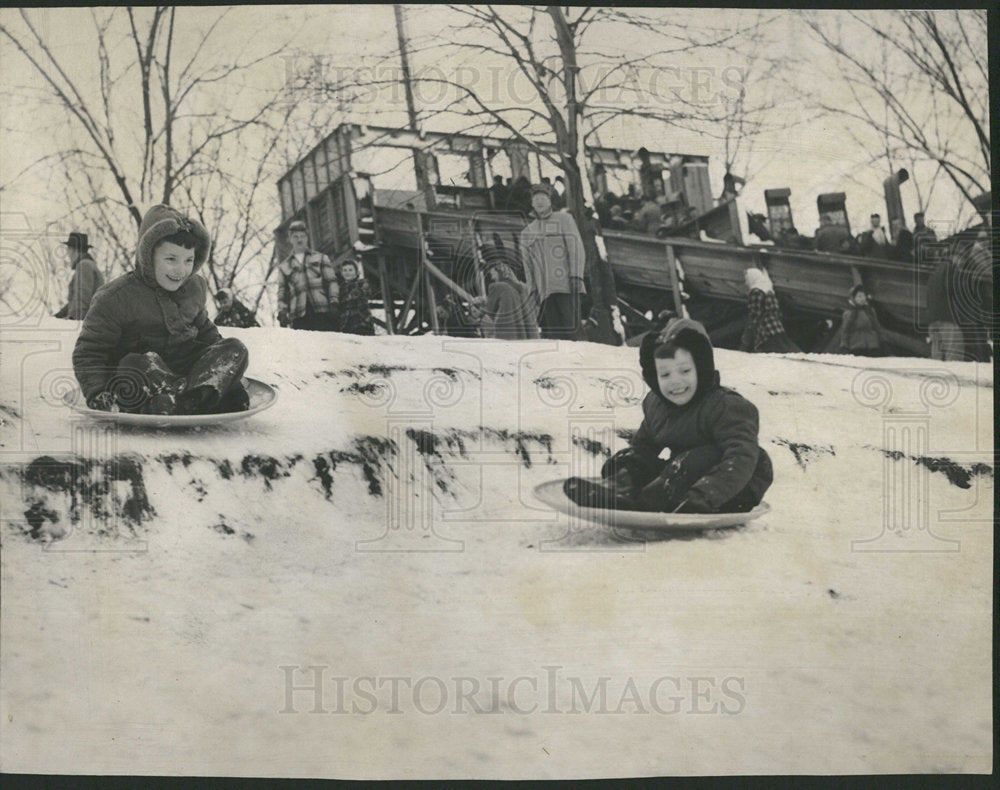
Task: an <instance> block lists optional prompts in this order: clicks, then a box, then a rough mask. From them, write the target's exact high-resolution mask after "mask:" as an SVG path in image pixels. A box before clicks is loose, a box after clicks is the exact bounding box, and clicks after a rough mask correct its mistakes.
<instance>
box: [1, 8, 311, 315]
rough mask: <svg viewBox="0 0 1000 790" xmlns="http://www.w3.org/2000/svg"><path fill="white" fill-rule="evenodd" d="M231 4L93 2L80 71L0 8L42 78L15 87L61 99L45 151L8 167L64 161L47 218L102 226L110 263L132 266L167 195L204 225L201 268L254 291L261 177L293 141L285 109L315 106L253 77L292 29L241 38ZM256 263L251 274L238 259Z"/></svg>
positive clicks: (303, 111) (261, 277)
mask: <svg viewBox="0 0 1000 790" xmlns="http://www.w3.org/2000/svg"><path fill="white" fill-rule="evenodd" d="M231 10H232V9H222V10H218V11H215V10H207V9H185V8H178V7H172V6H157V7H153V8H141V9H134V8H131V7H126V8H115V9H111V10H106V9H105V10H101V9H92V10H91V11H90V14H89V18H90V23H91V25H92V29H91V30H81V32H80V37H81V40H82V39H83V38H84V37H85V36H92V41H93V43H94V44H96V46H94V50H93V51H94V57H93V60H92V61H88V63H87V68H86V69H85V70H80V69H79V66H76V67H75V68H74V67H71V66H70V65H68V59H67V58H66V57H65V56H64V55H63V54H62V53H61V52H60V50H59V49H58V48H57V47H55V46H53V44H52V42H51V41H50V39H49V37H48V36H47V35H46V33H45V32H44V31H45V28H44V27H42V26H40V25H39V23H38V20H37V19H36V17H35V16H34V15H33V14H32V13H31V12H29V11H26V10H23V9H22V10H20V12H19V15H18V16H17V17H15V16H14V15H13V14H10V15H8V16H5V17H4V19H3V21H2V23H0V34H2V38H3V39H5V40H6V42H7V43H8V44H10V45H12V47H13V49H14V50H16V51H17V52H19V53H20V55H21V56H23V58H25V59H26V61H27V63H28V64H30V70H31V71H32V72H33V73H34V75H35V76H36V77H37V79H38V80H39V81H40V82H41V84H42V87H41V88H35V89H34V90H33V91H32V89H30V88H27V89H23V90H22V89H19V90H21V92H22V94H23V95H27V96H30V97H32V99H31V100H32V101H33V102H34V103H35V106H36V107H38V108H48V107H52V106H55V107H56V108H57V110H60V111H61V112H62V127H61V128H60V127H59V126H58V124H53V128H52V132H53V133H52V136H51V138H50V139H51V140H52V142H51V147H52V148H53V149H55V150H54V151H51V152H48V153H46V154H45V155H44V156H43V157H41V158H40V159H39V161H38V162H37V163H36V166H35V167H34V168H30V169H29V171H28V172H26V173H20V174H18V175H17V176H16V177H15V179H17V178H24V177H37V176H38V175H39V174H41V173H44V172H46V171H48V172H51V167H52V164H53V163H57V164H58V165H59V166H60V171H61V173H62V176H63V178H62V179H61V183H60V184H59V185H58V188H57V190H56V194H57V195H59V197H60V198H61V200H60V201H57V202H61V203H62V204H63V205H64V211H63V213H62V214H61V215H59V216H56V217H53V218H51V220H50V224H51V221H55V222H59V223H63V222H72V223H74V224H75V225H77V226H79V227H90V228H95V229H98V233H99V235H100V237H101V238H102V240H103V242H104V245H105V249H104V250H103V253H104V256H105V257H106V258H110V260H111V261H112V265H111V266H107V261H106V268H107V269H109V273H110V270H112V269H113V268H115V267H117V266H121V267H125V266H127V265H128V261H129V260H130V259H131V257H132V254H133V251H134V249H135V237H136V230H137V228H138V226H139V224H140V222H141V219H142V214H143V210H144V208H146V207H148V206H149V205H151V204H153V203H171V202H174V203H176V204H177V205H178V208H183V209H184V210H186V211H189V212H191V213H193V214H195V215H197V216H198V217H199V219H201V221H203V222H204V223H205V225H206V227H208V229H209V231H210V232H211V233H212V236H213V253H212V256H211V258H210V260H209V262H208V265H207V267H206V270H205V274H206V276H207V277H208V279H209V280H210V281H211V282H212V283H213V284H214V285H215V286H216V287H220V286H223V285H225V286H231V285H232V284H233V282H234V279H236V278H237V277H243V278H244V279H246V280H247V281H248V287H252V288H253V289H254V291H256V293H254V292H251V293H250V294H249V298H251V299H254V298H256V299H257V300H258V301H259V298H260V293H261V292H263V289H264V288H265V276H266V273H267V271H266V267H267V261H266V259H265V260H263V261H262V256H264V255H266V249H267V247H268V245H269V243H270V241H271V230H270V227H269V225H270V223H271V222H272V221H273V217H274V216H275V215H276V214H277V211H276V210H275V206H274V205H273V202H274V201H273V196H272V195H271V194H270V192H268V193H267V194H266V197H267V198H271V200H270V201H265V200H261V197H262V189H265V190H269V189H270V186H271V184H272V182H273V179H275V178H276V177H277V175H278V174H279V173H280V172H281V169H282V167H283V166H284V165H285V164H287V161H288V158H289V156H297V155H300V154H301V153H302V152H303V151H302V150H301V149H300V148H299V147H298V146H292V148H293V149H294V150H293V151H292V152H291V153H290V154H289V152H288V151H287V150H286V146H285V142H286V137H287V129H288V126H289V125H290V124H292V123H293V122H297V121H293V116H295V114H296V113H298V115H299V116H302V115H305V116H309V118H308V120H309V121H311V120H315V115H316V114H317V113H320V112H321V111H322V106H321V105H315V104H314V105H305V106H300V105H296V104H295V103H294V102H289V101H288V98H289V97H288V95H287V93H286V86H285V85H283V84H275V85H273V86H271V87H270V88H264V89H261V84H262V83H266V79H263V78H262V76H261V71H260V68H259V67H261V66H262V65H265V66H266V65H270V64H271V63H273V62H276V61H278V58H279V55H285V56H287V53H288V52H289V51H290V49H289V46H288V40H285V41H278V42H276V43H272V44H271V45H270V46H268V47H266V48H263V49H262V48H261V47H260V46H256V45H255V46H250V42H249V41H244V40H241V39H240V38H239V35H240V34H239V31H238V30H237V29H236V27H235V26H233V25H231V24H230V23H231V22H232V21H233V20H231V18H230V13H231ZM74 13H82V12H74ZM80 18H81V19H84V18H85V17H80ZM293 36H294V31H293V30H289V32H288V34H287V38H288V39H291V38H292V37H293ZM77 62H78V61H77ZM137 109H138V113H137V112H136V110H137ZM67 120H68V123H67ZM324 120H328V119H324ZM248 154H249V155H248ZM49 177H50V178H51V176H49ZM255 266H259V267H262V268H261V270H260V272H259V274H257V275H254V274H252V273H250V272H249V271H248V270H249V269H252V268H253V267H255Z"/></svg>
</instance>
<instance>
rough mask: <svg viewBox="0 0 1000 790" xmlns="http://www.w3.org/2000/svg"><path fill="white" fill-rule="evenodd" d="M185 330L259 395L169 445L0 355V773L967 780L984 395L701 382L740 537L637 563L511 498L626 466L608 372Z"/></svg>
mask: <svg viewBox="0 0 1000 790" xmlns="http://www.w3.org/2000/svg"><path fill="white" fill-rule="evenodd" d="M223 332H224V334H227V335H228V334H232V335H235V336H237V337H239V338H240V339H242V340H243V341H244V342H245V343H246V344H247V346H248V347H249V348H250V351H251V362H250V370H249V371H248V374H249V375H251V376H254V377H255V378H259V379H262V380H264V381H267V382H268V383H270V384H272V385H273V386H275V387H276V388H277V389H278V391H279V400H278V402H277V404H276V405H275V406H274V407H273V408H271V409H270V410H268V411H265V412H263V413H261V414H259V415H256V416H254V417H251V418H249V419H247V420H244V421H239V422H234V423H230V424H226V425H220V426H218V427H215V428H211V429H207V430H191V429H189V430H184V431H176V432H175V431H146V432H142V431H136V430H131V429H122V430H119V431H117V432H114V431H107V430H104V429H101V428H100V427H97V426H95V425H94V424H91V423H87V422H85V421H80V420H77V419H73V418H72V415H71V412H70V411H69V410H68V409H67V407H66V406H64V405H62V404H61V403H60V397H61V395H62V394H63V393H65V391H66V388H67V387H68V386H70V384H71V380H72V372H71V366H70V363H69V356H70V352H71V350H72V344H73V341H74V339H75V326H74V325H72V324H70V323H68V322H60V321H56V320H53V319H46V320H44V321H43V323H42V324H41V325H40V326H38V327H36V328H32V329H31V330H30V331H26V332H24V333H22V334H21V335H19V334H18V332H16V331H8V332H6V334H5V337H4V343H3V376H2V389H0V415H2V418H3V419H2V424H0V446H2V449H3V458H2V462H0V463H2V465H0V496H2V501H3V505H2V511H0V522H2V541H3V543H2V546H3V555H2V583H3V608H2V636H3V640H2V651H3V655H2V662H3V668H4V672H3V678H2V697H0V714H2V724H0V728H2V738H3V751H2V766H0V767H2V769H3V770H4V771H44V772H87V773H130V772H132V773H146V774H158V773H179V774H188V775H199V774H233V775H275V776H331V777H342V778H364V777H372V778H374V777H379V778H389V777H408V778H410V777H412V778H420V777H424V778H427V777H446V776H451V777H462V776H465V777H483V778H485V777H507V778H515V777H531V776H537V777H549V776H563V777H599V776H629V775H656V774H690V773H714V774H730V773H754V772H764V773H774V772H779V773H824V772H837V773H850V772H876V773H878V772H893V773H895V772H940V771H944V772H948V771H989V770H990V768H991V765H992V753H991V743H992V718H991V698H990V694H991V685H990V684H991V595H992V586H991V585H992V581H991V569H992V551H993V548H992V518H993V511H992V491H993V474H994V469H993V460H992V435H993V434H992V425H993V420H992V417H993V390H992V387H993V380H992V373H991V370H990V368H989V366H988V365H973V364H971V363H969V364H965V363H949V364H942V363H934V362H930V361H928V360H912V359H891V360H877V361H871V360H861V359H854V358H851V357H843V356H805V355H801V356H792V357H788V358H782V357H779V356H772V355H766V356H751V355H746V354H741V353H739V352H734V351H725V350H719V351H717V352H716V362H717V365H718V367H719V369H720V370H721V372H722V378H723V383H724V384H726V385H728V386H731V387H734V388H735V389H737V390H738V391H740V392H741V393H742V394H744V395H745V396H746V397H748V398H749V399H750V400H752V401H753V402H754V403H755V404H756V405H757V407H758V408H759V410H760V413H761V444H762V446H764V447H765V448H766V449H767V451H768V452H769V453H770V454H771V457H772V459H773V461H774V466H775V483H774V485H773V487H772V488H771V490H770V491H769V492H768V495H767V497H766V499H767V501H768V502H769V503H770V505H771V506H772V512H771V513H770V514H768V515H767V516H765V517H764V518H762V519H761V520H759V521H757V522H754V523H752V524H750V525H748V526H746V527H743V528H740V529H735V530H720V531H717V532H713V533H708V534H704V535H683V536H680V537H677V538H674V539H671V540H660V541H651V542H646V543H643V542H638V541H636V540H635V536H634V535H627V534H624V533H622V534H615V533H614V532H612V531H611V530H608V529H604V528H602V527H599V526H596V525H590V524H581V523H575V522H570V521H569V520H568V518H567V517H566V516H563V515H560V514H556V513H553V512H551V511H548V510H546V509H544V507H542V506H541V504H540V503H539V502H537V500H534V499H533V497H532V496H531V491H532V489H533V487H534V486H536V485H537V484H539V483H541V482H544V481H546V480H550V479H553V478H556V477H565V476H567V475H569V474H594V473H595V472H596V470H597V469H598V468H599V465H600V463H601V462H602V461H603V460H604V458H606V457H607V456H608V454H610V453H611V452H613V451H615V450H617V449H618V448H619V447H621V446H624V445H625V444H626V442H627V439H628V437H629V436H630V435H631V431H633V430H634V429H635V428H636V427H637V426H638V423H639V420H640V417H641V411H640V409H639V403H640V402H641V399H642V397H643V395H644V394H645V385H644V384H643V382H642V379H641V377H640V375H639V371H638V367H637V354H636V349H634V348H609V347H605V346H598V345H594V344H589V343H579V344H562V345H558V346H557V345H556V344H555V343H549V342H534V343H503V342H495V341H465V340H456V339H447V338H437V337H431V336H425V337H420V338H392V337H377V338H366V339H363V340H362V339H360V338H354V337H349V336H342V335H324V334H319V333H306V332H292V331H290V330H282V329H260V330H223ZM22 337H23V338H24V339H23V340H22V339H21V338H22ZM393 678H395V679H396V680H393ZM602 694H603V696H602Z"/></svg>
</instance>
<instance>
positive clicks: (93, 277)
mask: <svg viewBox="0 0 1000 790" xmlns="http://www.w3.org/2000/svg"><path fill="white" fill-rule="evenodd" d="M63 244H64V245H66V248H67V250H69V262H70V266H72V267H73V277H72V278H71V279H70V281H69V298H68V299H67V300H66V304H65V305H64V306H63V308H62V309H61V310H60V311H59V312H58V313H56V314H55V317H56V318H67V319H69V320H70V321H80V320H82V319H83V318H85V317H86V316H87V310H89V309H90V303H91V301H93V298H94V294H95V293H97V290H98V288H100V287H101V286H102V285H104V277H103V276H102V275H101V272H100V271H99V270H98V268H97V264H96V263H95V262H94V259H93V258H91V257H90V250H91V249H93V248H92V247H91V246H90V244H88V243H87V234H86V233H77V232H76V231H74V232H73V233H70V234H69V239H68V240H67V241H64V242H63Z"/></svg>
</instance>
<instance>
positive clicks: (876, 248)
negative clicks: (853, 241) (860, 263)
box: [858, 214, 889, 258]
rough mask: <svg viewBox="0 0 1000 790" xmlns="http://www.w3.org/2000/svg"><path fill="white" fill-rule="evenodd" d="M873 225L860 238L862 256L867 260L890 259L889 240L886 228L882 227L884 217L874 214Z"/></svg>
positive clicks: (872, 217)
mask: <svg viewBox="0 0 1000 790" xmlns="http://www.w3.org/2000/svg"><path fill="white" fill-rule="evenodd" d="M871 223H872V224H871V227H870V228H869V229H868V230H866V231H865V232H864V233H862V234H861V235H860V236H858V247H859V248H860V251H861V254H862V255H863V256H865V257H866V258H888V257H889V239H887V238H886V235H885V228H883V227H882V217H880V216H879V215H878V214H872V215H871Z"/></svg>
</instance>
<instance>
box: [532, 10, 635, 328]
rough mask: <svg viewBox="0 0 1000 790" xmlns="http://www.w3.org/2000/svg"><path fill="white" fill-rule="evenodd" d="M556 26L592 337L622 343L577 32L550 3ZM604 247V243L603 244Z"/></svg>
mask: <svg viewBox="0 0 1000 790" xmlns="http://www.w3.org/2000/svg"><path fill="white" fill-rule="evenodd" d="M547 10H548V13H549V16H550V17H551V18H552V23H553V25H554V26H555V29H556V40H557V42H558V43H559V50H560V54H561V55H562V61H563V84H564V86H565V90H566V124H565V126H563V125H562V124H561V123H558V120H559V119H558V118H554V119H553V121H555V123H553V127H554V130H555V132H556V140H557V143H558V145H559V153H560V155H561V158H562V169H563V173H564V174H565V177H566V206H567V207H568V208H569V211H570V213H571V214H572V215H573V218H574V219H575V220H576V226H577V228H579V230H580V236H581V237H582V238H583V247H584V250H585V252H586V255H587V263H586V267H587V279H588V280H589V283H588V287H589V289H590V298H591V303H592V305H593V307H594V308H597V309H596V310H593V312H592V315H591V317H592V318H593V319H594V320H595V321H596V322H597V326H596V327H593V330H592V331H588V337H590V338H591V339H593V340H597V341H599V342H601V343H607V344H608V345H620V344H621V342H622V338H621V337H620V336H619V335H618V334H617V332H616V331H615V328H614V325H613V313H612V311H611V308H612V306H614V307H617V304H618V297H617V294H616V293H615V280H614V275H613V274H612V271H611V266H610V264H609V263H608V261H607V260H606V259H605V258H604V257H602V255H601V252H600V249H601V248H600V247H599V246H598V244H597V235H598V232H599V230H598V226H597V223H596V222H595V221H594V218H593V216H592V212H593V210H594V196H593V195H592V194H590V182H589V181H588V180H587V177H586V175H587V171H586V166H587V163H586V156H585V155H584V152H583V150H582V145H581V140H580V121H581V120H582V118H583V108H582V107H581V106H580V102H579V101H578V99H577V90H576V88H577V74H578V72H579V67H578V66H577V63H576V42H575V41H574V39H573V31H572V30H571V29H570V27H569V24H568V23H567V22H566V17H565V16H564V15H563V11H562V8H560V7H558V6H549V8H548V9H547ZM588 197H589V203H590V210H587V209H585V208H584V204H585V202H588ZM602 246H603V245H602Z"/></svg>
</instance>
